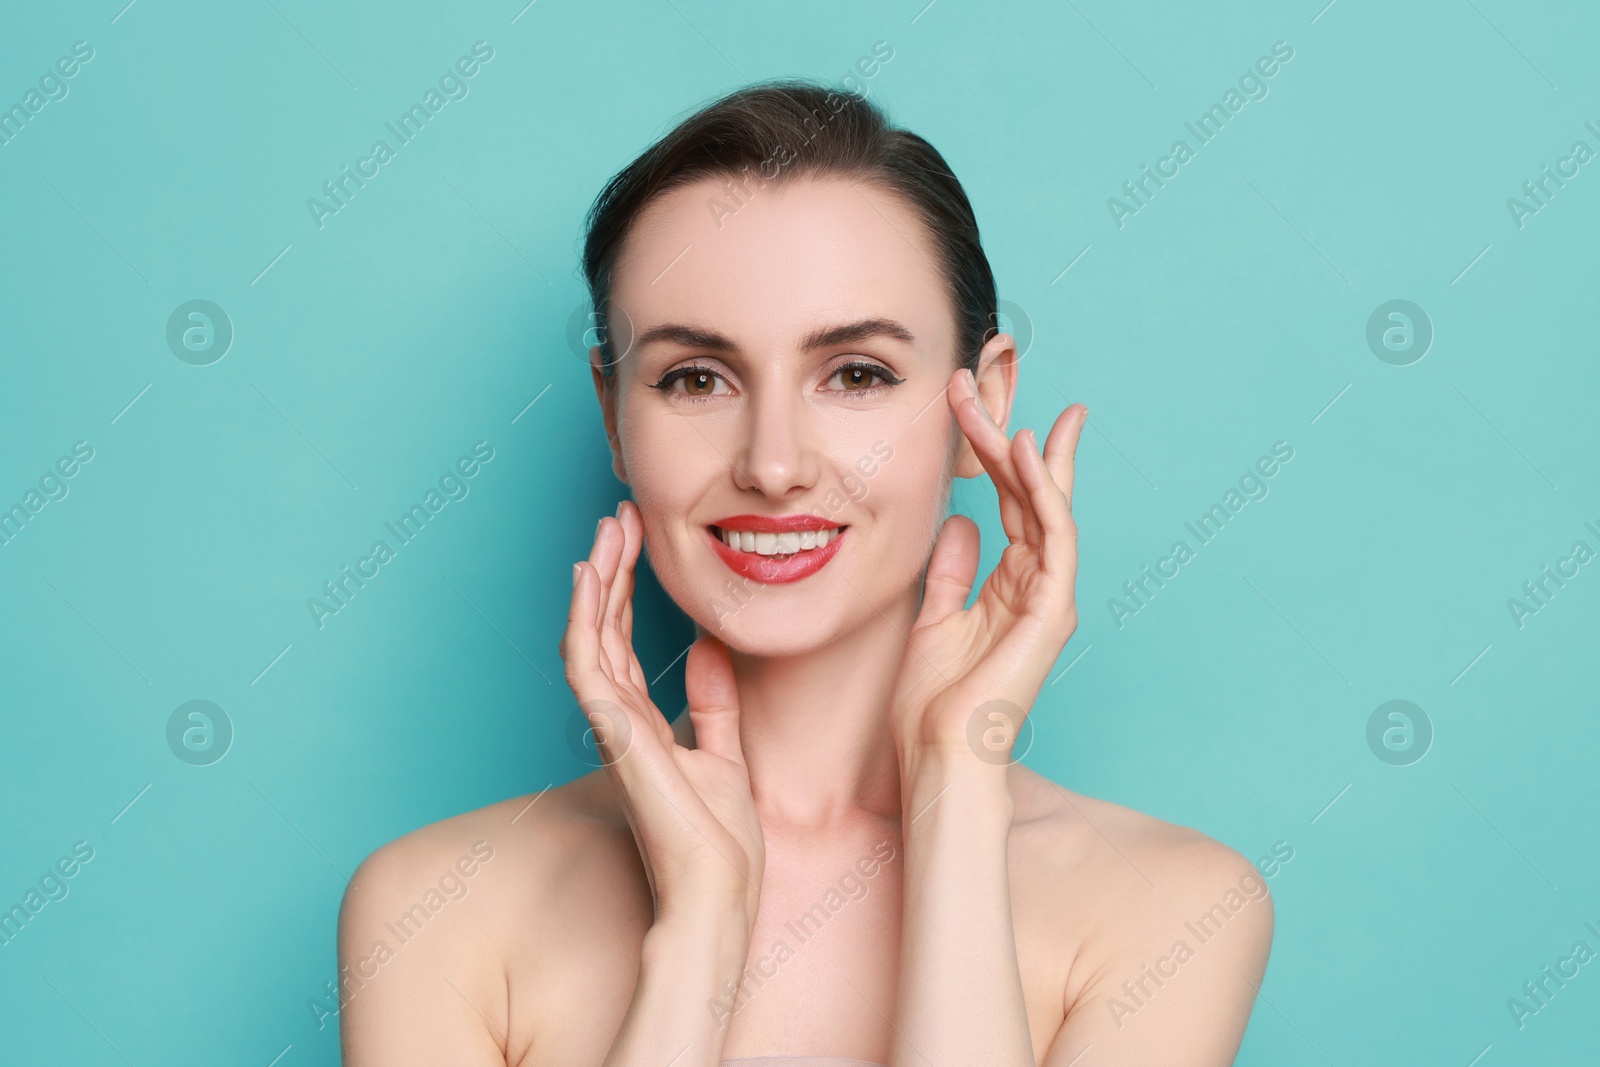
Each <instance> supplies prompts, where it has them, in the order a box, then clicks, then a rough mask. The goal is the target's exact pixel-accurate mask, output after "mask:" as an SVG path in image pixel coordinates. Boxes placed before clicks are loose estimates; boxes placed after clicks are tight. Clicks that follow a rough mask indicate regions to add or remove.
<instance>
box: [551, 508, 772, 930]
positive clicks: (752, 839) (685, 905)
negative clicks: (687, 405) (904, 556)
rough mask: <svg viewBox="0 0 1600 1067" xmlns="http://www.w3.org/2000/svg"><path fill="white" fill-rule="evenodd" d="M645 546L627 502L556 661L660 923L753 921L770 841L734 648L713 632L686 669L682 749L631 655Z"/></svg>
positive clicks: (579, 598) (605, 538)
mask: <svg viewBox="0 0 1600 1067" xmlns="http://www.w3.org/2000/svg"><path fill="white" fill-rule="evenodd" d="M643 542H644V526H643V523H642V522H641V521H640V517H639V509H638V508H637V507H636V506H635V505H634V503H633V502H632V501H630V500H624V501H623V502H622V503H621V504H620V505H619V506H618V508H617V515H616V517H615V518H613V517H611V516H607V517H605V518H603V519H601V520H600V524H599V526H598V527H597V528H596V530H595V541H594V547H593V549H592V550H591V551H590V553H589V559H588V561H587V562H585V563H579V564H577V565H575V567H574V568H573V589H572V606H571V608H570V610H569V611H568V614H567V629H566V633H565V634H564V635H563V636H562V638H561V658H562V659H563V660H564V661H565V663H566V676H567V684H568V685H569V686H571V687H572V691H573V693H574V694H575V695H576V696H577V698H578V704H579V706H580V707H581V708H582V709H583V711H584V712H585V714H587V715H588V717H589V723H590V726H591V728H592V729H593V730H594V734H595V747H596V749H597V750H598V751H599V752H600V756H601V759H602V760H603V761H604V765H605V768H606V772H607V774H608V775H609V776H610V778H611V781H612V784H613V786H614V787H615V788H616V790H617V795H618V797H619V798H620V800H621V805H622V809H623V812H624V813H625V814H626V816H627V819H628V824H629V826H631V827H632V829H633V836H634V840H635V841H636V842H637V843H638V846H639V854H640V857H641V859H642V860H643V861H644V867H645V872H646V874H647V876H648V877H649V879H650V890H651V893H652V895H653V896H654V898H655V909H656V922H657V923H661V922H662V921H663V920H667V921H675V920H676V919H677V918H679V917H680V916H681V917H684V918H686V919H691V920H692V919H693V918H695V917H699V918H705V917H707V916H724V917H725V916H726V915H727V913H728V910H729V909H730V908H734V909H737V912H736V914H739V915H741V916H742V917H743V918H744V919H745V926H746V932H747V934H748V932H749V930H750V929H751V928H753V927H754V924H755V915H756V907H757V905H758V903H759V900H760V893H761V874H762V869H763V866H764V862H765V856H766V853H765V846H764V844H763V840H762V836H761V823H760V821H759V819H758V818H757V816H756V808H755V802H754V800H753V799H752V797H751V795H750V774H749V771H748V769H747V768H746V767H745V762H744V753H743V751H742V750H741V748H740V744H739V694H738V689H737V687H736V686H735V684H734V677H733V664H732V661H731V660H730V659H729V655H728V649H727V646H726V645H724V644H723V643H722V642H721V641H719V640H718V639H717V638H716V637H714V636H712V635H710V634H704V635H702V636H701V637H699V638H698V639H697V640H696V641H695V643H694V644H693V645H692V646H690V649H689V658H688V662H687V664H686V665H685V689H686V691H687V696H688V701H689V717H690V719H691V721H692V722H693V724H694V735H695V747H694V748H692V749H690V748H684V747H683V746H682V745H679V744H678V743H677V742H676V740H675V738H674V737H673V733H672V727H671V725H670V724H669V723H668V722H667V720H666V717H665V716H663V715H662V714H661V711H660V709H658V708H657V707H656V706H655V704H654V703H653V702H652V701H651V699H650V696H649V692H648V689H647V685H646V682H645V676H644V670H643V668H641V667H640V665H639V659H638V657H637V656H636V655H635V654H634V651H633V587H634V565H635V564H636V562H637V561H638V558H639V551H640V548H641V547H642V545H643Z"/></svg>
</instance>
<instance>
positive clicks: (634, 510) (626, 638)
mask: <svg viewBox="0 0 1600 1067" xmlns="http://www.w3.org/2000/svg"><path fill="white" fill-rule="evenodd" d="M622 518H623V522H624V525H626V524H628V523H630V522H631V523H632V526H633V529H634V537H635V538H636V539H637V541H638V543H639V545H640V548H639V549H638V550H637V551H635V553H634V556H633V560H632V563H631V564H630V565H629V568H628V595H627V596H626V597H624V598H623V600H622V611H621V614H620V615H619V617H618V619H617V630H618V632H619V633H620V634H621V636H622V640H623V642H624V643H626V645H627V647H628V648H629V649H630V650H631V649H633V594H634V591H635V590H636V589H637V588H638V574H639V562H638V560H639V555H641V554H642V552H643V545H644V524H643V522H642V521H640V518H639V507H638V505H637V504H634V503H633V502H632V501H631V500H625V501H623V502H622ZM628 663H629V666H630V668H631V669H632V670H633V672H634V675H635V684H636V685H638V686H639V688H640V689H643V688H645V680H644V668H643V667H642V666H640V664H639V656H638V653H637V652H634V654H633V655H632V656H630V657H629V658H628Z"/></svg>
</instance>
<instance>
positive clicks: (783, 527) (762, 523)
mask: <svg viewBox="0 0 1600 1067" xmlns="http://www.w3.org/2000/svg"><path fill="white" fill-rule="evenodd" d="M712 525H713V526H720V527H722V528H723V529H724V530H749V531H751V532H752V533H793V532H795V531H797V530H832V529H834V528H836V527H839V526H843V525H844V523H842V522H829V521H828V520H827V519H824V518H823V517H822V516H820V515H805V514H800V515H729V516H728V517H727V518H725V519H718V520H717V521H716V522H714V523H712Z"/></svg>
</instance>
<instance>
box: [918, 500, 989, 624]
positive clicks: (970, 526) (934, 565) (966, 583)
mask: <svg viewBox="0 0 1600 1067" xmlns="http://www.w3.org/2000/svg"><path fill="white" fill-rule="evenodd" d="M978 543H979V536H978V524H977V523H975V522H973V521H972V520H971V519H969V518H967V517H966V516H965V515H952V516H950V517H949V518H948V519H946V520H945V521H944V526H943V528H942V529H941V530H940V531H939V539H938V541H937V542H935V544H934V546H933V556H932V558H931V559H929V560H928V576H927V578H926V579H924V580H923V590H922V610H921V611H920V612H918V614H917V622H916V625H915V626H914V627H913V629H920V628H921V627H923V626H931V625H933V624H934V623H937V622H939V621H940V620H942V619H944V618H946V617H947V616H949V615H952V614H954V613H955V612H958V611H960V610H962V609H963V608H965V607H966V606H967V596H968V594H970V593H971V592H972V582H973V579H974V578H976V577H977V576H978Z"/></svg>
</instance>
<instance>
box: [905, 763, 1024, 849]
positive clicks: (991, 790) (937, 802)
mask: <svg viewBox="0 0 1600 1067" xmlns="http://www.w3.org/2000/svg"><path fill="white" fill-rule="evenodd" d="M1008 768H1009V764H1003V765H995V764H993V763H989V762H987V761H985V760H982V759H978V758H976V757H975V756H974V755H973V754H972V753H971V752H970V751H967V750H966V749H965V748H962V749H960V750H959V751H955V750H948V749H946V750H936V751H930V750H922V751H918V752H914V753H902V754H901V759H900V807H901V817H902V825H904V826H905V827H906V832H907V834H909V833H910V832H911V828H912V824H913V823H914V822H915V823H916V824H917V825H919V826H920V825H921V824H922V823H924V822H926V821H928V820H929V819H935V820H937V821H939V822H946V821H948V820H949V819H950V818H952V817H959V818H962V819H964V820H965V821H970V822H973V823H990V824H998V825H1001V826H1004V827H1006V828H1008V829H1009V827H1010V825H1011V820H1012V817H1013V816H1014V815H1015V813H1016V802H1015V800H1014V799H1013V797H1012V795H1011V775H1010V773H1009V770H1008Z"/></svg>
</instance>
